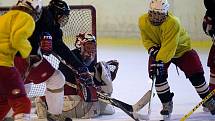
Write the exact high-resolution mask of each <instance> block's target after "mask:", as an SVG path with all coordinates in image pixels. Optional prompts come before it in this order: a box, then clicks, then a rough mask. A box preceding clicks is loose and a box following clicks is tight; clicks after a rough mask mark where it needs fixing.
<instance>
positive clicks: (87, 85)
mask: <svg viewBox="0 0 215 121" xmlns="http://www.w3.org/2000/svg"><path fill="white" fill-rule="evenodd" d="M78 72H79V76H78V77H77V78H76V82H77V87H78V88H77V92H78V95H79V96H80V97H81V98H82V99H84V101H86V102H95V101H98V97H97V93H96V92H97V89H96V86H95V84H94V82H93V77H92V75H91V73H90V72H89V70H88V68H87V67H81V68H79V69H78Z"/></svg>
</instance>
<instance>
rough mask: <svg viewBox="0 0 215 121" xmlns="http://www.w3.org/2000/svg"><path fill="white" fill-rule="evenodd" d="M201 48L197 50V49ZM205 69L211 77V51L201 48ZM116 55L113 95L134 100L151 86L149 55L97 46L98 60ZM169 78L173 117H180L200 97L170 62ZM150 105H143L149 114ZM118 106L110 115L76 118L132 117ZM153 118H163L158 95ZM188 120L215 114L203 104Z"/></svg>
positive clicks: (120, 120) (113, 120)
mask: <svg viewBox="0 0 215 121" xmlns="http://www.w3.org/2000/svg"><path fill="white" fill-rule="evenodd" d="M197 51H198V50H197ZM198 52H199V55H200V58H201V60H202V64H203V67H204V70H205V78H206V81H207V82H208V80H209V68H208V67H207V66H206V64H207V56H208V51H204V52H203V51H198ZM111 59H116V60H118V61H119V64H120V65H119V70H118V74H117V77H116V79H115V80H114V82H113V85H114V93H113V95H112V97H114V98H116V99H119V100H122V101H124V102H127V103H129V104H134V103H135V102H136V101H138V100H139V99H140V98H141V97H142V96H143V95H144V93H146V92H147V90H149V89H150V87H151V80H150V79H149V78H148V73H147V61H148V55H147V52H146V51H145V49H144V48H122V47H118V48H116V47H115V48H110V47H99V48H98V61H108V60H111ZM168 82H169V85H170V87H171V88H170V89H171V91H172V92H174V93H175V96H174V98H173V102H174V110H173V114H172V119H171V120H172V121H179V120H180V118H182V117H183V116H184V115H185V114H186V113H188V112H189V111H190V110H191V109H192V108H193V107H194V106H195V105H196V104H198V102H199V101H200V98H199V96H198V95H197V93H196V91H195V89H194V87H192V85H191V83H190V82H189V80H188V79H186V78H185V75H184V73H183V72H182V71H180V70H179V75H178V74H177V71H176V67H175V65H173V64H172V65H170V68H169V78H168ZM147 108H148V105H147V106H146V107H144V108H143V109H142V110H140V112H141V113H142V114H147ZM115 109H116V113H115V114H114V115H110V116H100V117H98V118H94V119H74V121H133V120H132V119H131V118H130V117H129V116H127V115H126V114H125V113H124V112H122V111H121V110H120V109H117V108H115ZM151 109H152V113H151V120H153V121H158V120H159V119H161V116H160V114H159V112H160V110H161V103H160V101H159V99H158V97H157V96H155V97H154V98H153V102H152V108H151ZM187 120H188V121H215V116H211V115H210V114H209V113H204V112H203V111H202V107H200V108H199V109H198V110H196V111H195V112H194V114H193V115H191V117H190V118H189V119H187Z"/></svg>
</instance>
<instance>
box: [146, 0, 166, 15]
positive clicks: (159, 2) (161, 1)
mask: <svg viewBox="0 0 215 121" xmlns="http://www.w3.org/2000/svg"><path fill="white" fill-rule="evenodd" d="M168 10H169V3H168V1H167V0H151V1H150V4H149V11H155V12H159V13H165V14H167V12H168Z"/></svg>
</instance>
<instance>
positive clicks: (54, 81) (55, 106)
mask: <svg viewBox="0 0 215 121" xmlns="http://www.w3.org/2000/svg"><path fill="white" fill-rule="evenodd" d="M64 84H65V78H64V76H63V74H62V73H61V72H60V71H59V70H55V72H54V74H53V75H52V76H51V77H50V78H49V79H48V80H47V81H46V88H47V90H46V101H47V105H48V112H49V113H51V114H55V115H58V114H61V113H62V110H63V96H64V90H63V86H64Z"/></svg>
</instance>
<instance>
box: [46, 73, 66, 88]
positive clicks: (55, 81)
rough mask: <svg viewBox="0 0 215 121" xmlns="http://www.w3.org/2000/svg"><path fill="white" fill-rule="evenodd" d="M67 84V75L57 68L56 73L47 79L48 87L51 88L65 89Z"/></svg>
mask: <svg viewBox="0 0 215 121" xmlns="http://www.w3.org/2000/svg"><path fill="white" fill-rule="evenodd" d="M64 84H65V77H64V75H63V73H62V72H61V71H59V70H55V72H54V74H53V75H52V76H51V77H50V78H49V79H48V80H47V81H46V88H47V89H48V90H49V91H51V90H58V89H60V90H61V89H63V87H64Z"/></svg>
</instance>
